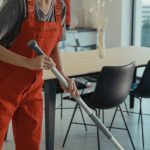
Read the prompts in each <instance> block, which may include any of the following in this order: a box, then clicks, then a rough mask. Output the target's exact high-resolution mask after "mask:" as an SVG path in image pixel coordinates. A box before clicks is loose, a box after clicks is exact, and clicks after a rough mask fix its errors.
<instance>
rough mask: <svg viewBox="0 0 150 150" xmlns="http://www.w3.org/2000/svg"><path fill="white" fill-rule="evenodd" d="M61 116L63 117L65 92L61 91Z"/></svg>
mask: <svg viewBox="0 0 150 150" xmlns="http://www.w3.org/2000/svg"><path fill="white" fill-rule="evenodd" d="M60 118H61V119H62V118H63V93H61V104H60Z"/></svg>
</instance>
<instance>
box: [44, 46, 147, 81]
mask: <svg viewBox="0 0 150 150" xmlns="http://www.w3.org/2000/svg"><path fill="white" fill-rule="evenodd" d="M61 57H62V65H63V68H64V71H65V73H66V75H67V76H78V75H84V74H90V73H95V72H100V71H101V69H102V67H103V66H121V65H126V64H128V63H130V62H133V61H134V62H135V65H136V66H140V65H145V64H147V62H148V60H150V48H145V47H124V48H109V49H106V54H105V57H104V58H99V57H98V52H97V50H91V51H82V52H65V53H62V54H61ZM53 78H55V77H54V75H53V74H52V73H51V72H50V71H46V70H44V72H43V79H44V80H48V79H53Z"/></svg>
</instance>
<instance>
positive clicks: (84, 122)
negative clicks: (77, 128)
mask: <svg viewBox="0 0 150 150" xmlns="http://www.w3.org/2000/svg"><path fill="white" fill-rule="evenodd" d="M79 109H80V112H81V117H82V120H83V124H84V127H85V131H87V126H86V123H85V119H84V116H83V112H82V109H81V107H80V106H79Z"/></svg>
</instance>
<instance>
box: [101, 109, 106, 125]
mask: <svg viewBox="0 0 150 150" xmlns="http://www.w3.org/2000/svg"><path fill="white" fill-rule="evenodd" d="M102 120H103V124H105V114H104V109H102Z"/></svg>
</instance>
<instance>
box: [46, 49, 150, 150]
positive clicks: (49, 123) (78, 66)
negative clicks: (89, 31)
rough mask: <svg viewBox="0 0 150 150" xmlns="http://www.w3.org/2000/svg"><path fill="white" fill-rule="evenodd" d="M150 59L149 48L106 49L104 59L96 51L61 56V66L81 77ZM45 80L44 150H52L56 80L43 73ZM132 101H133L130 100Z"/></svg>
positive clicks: (137, 64)
mask: <svg viewBox="0 0 150 150" xmlns="http://www.w3.org/2000/svg"><path fill="white" fill-rule="evenodd" d="M149 59H150V48H143V47H128V48H112V49H106V56H105V58H99V57H98V55H97V51H96V50H92V51H84V52H67V53H63V54H62V64H63V67H64V70H65V73H66V75H67V76H72V77H73V76H83V75H88V74H91V73H97V72H100V71H101V69H102V67H103V66H120V65H125V64H128V63H130V62H133V61H134V62H135V64H136V67H138V66H141V65H145V64H146V63H147V62H148V60H149ZM43 79H44V80H45V135H46V150H54V133H55V132H54V131H55V99H56V86H57V80H56V79H55V77H54V76H53V75H52V73H51V72H50V71H44V73H43ZM132 100H133V99H132Z"/></svg>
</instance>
